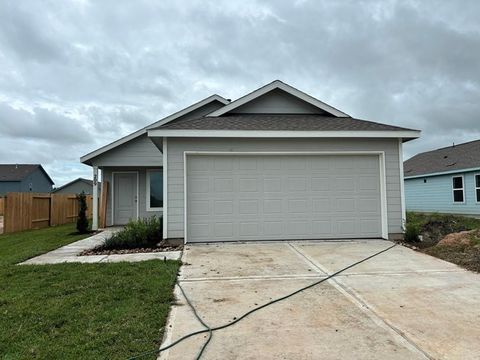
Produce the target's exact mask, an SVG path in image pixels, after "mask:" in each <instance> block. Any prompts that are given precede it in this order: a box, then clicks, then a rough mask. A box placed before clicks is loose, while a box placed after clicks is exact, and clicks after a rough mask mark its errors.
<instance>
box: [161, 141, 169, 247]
mask: <svg viewBox="0 0 480 360" xmlns="http://www.w3.org/2000/svg"><path fill="white" fill-rule="evenodd" d="M167 140H168V139H167V138H164V139H163V143H162V150H163V151H162V152H163V214H162V217H163V219H162V221H163V238H164V239H167V236H168V235H167V234H168V183H167V181H168V180H167V179H168V142H167Z"/></svg>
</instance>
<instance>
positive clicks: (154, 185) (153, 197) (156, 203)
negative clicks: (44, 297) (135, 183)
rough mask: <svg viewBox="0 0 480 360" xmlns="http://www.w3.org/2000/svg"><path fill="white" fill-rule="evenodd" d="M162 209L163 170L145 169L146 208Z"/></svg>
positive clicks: (152, 209)
mask: <svg viewBox="0 0 480 360" xmlns="http://www.w3.org/2000/svg"><path fill="white" fill-rule="evenodd" d="M162 209H163V170H162V169H152V170H147V210H150V211H155V210H162Z"/></svg>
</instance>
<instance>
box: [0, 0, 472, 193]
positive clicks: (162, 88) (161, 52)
mask: <svg viewBox="0 0 480 360" xmlns="http://www.w3.org/2000/svg"><path fill="white" fill-rule="evenodd" d="M479 19H480V2H479V1H478V0H473V1H466V0H462V1H441V0H439V1H436V2H434V1H426V0H422V1H418V2H416V1H386V0H381V1H377V2H376V1H359V0H354V1H339V0H335V1H317V0H316V1H296V2H294V1H253V0H240V1H233V0H228V1H205V0H202V1H171V2H169V1H166V0H162V1H158V0H152V1H139V0H135V1H119V0H112V1H106V0H102V1H88V0H75V1H66V0H58V1H56V2H55V1H39V0H32V1H25V0H22V1H18V0H13V1H8V0H2V1H1V2H0V125H1V132H0V143H1V146H0V162H2V163H41V164H43V165H44V166H45V168H46V170H47V172H49V173H50V175H51V176H52V177H53V179H54V181H55V183H56V185H57V186H58V185H61V184H63V183H64V182H66V181H69V180H72V179H74V178H76V177H78V176H84V177H91V169H90V168H89V167H87V166H84V165H81V164H80V163H79V157H80V156H82V155H84V154H85V153H88V152H90V151H92V150H94V149H96V148H98V147H100V146H102V145H104V144H106V143H109V142H111V141H113V140H115V139H117V138H119V137H121V136H123V135H126V134H128V133H130V132H132V131H134V130H137V129H139V128H141V127H143V126H145V125H147V124H149V123H152V122H154V121H156V120H158V119H160V118H162V117H164V116H167V115H169V114H170V113H172V112H174V111H177V110H180V109H182V108H184V107H186V106H188V105H190V104H191V103H193V102H196V101H198V100H201V99H203V98H205V97H207V96H209V95H211V94H212V93H217V94H219V95H222V96H224V97H226V98H230V99H235V98H237V97H239V96H241V95H243V94H245V93H246V92H249V91H251V90H254V89H256V88H258V87H260V86H262V85H264V84H266V83H268V82H271V81H272V80H274V79H280V80H283V81H285V82H287V83H289V84H291V85H293V86H295V87H297V88H299V89H301V90H303V91H305V92H307V93H309V94H311V95H313V96H315V97H317V98H319V99H320V100H322V101H325V102H327V103H329V104H331V105H333V106H335V107H337V108H339V109H341V110H342V111H344V112H346V113H348V114H350V115H352V116H354V117H358V118H364V119H368V120H373V121H378V122H384V123H389V124H394V125H400V126H406V127H412V128H416V129H420V130H422V138H421V139H419V140H415V141H412V142H409V143H407V144H406V145H405V147H404V151H405V158H407V157H409V156H412V155H414V154H415V153H417V152H420V151H425V150H429V149H434V148H438V147H443V146H448V145H451V144H452V142H455V143H461V142H464V141H469V140H474V139H479V138H480V21H479Z"/></svg>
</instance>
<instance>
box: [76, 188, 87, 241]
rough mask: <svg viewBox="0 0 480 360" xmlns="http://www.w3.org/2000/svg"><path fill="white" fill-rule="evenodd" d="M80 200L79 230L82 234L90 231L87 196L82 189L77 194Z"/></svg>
mask: <svg viewBox="0 0 480 360" xmlns="http://www.w3.org/2000/svg"><path fill="white" fill-rule="evenodd" d="M77 200H78V217H77V231H78V232H79V233H80V234H86V233H87V232H88V219H87V197H86V196H85V193H84V192H83V191H82V193H81V194H78V195H77Z"/></svg>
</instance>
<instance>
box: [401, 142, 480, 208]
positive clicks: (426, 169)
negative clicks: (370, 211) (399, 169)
mask: <svg viewBox="0 0 480 360" xmlns="http://www.w3.org/2000/svg"><path fill="white" fill-rule="evenodd" d="M403 171H404V179H405V180H404V181H405V182H404V184H405V204H406V209H407V210H409V211H417V212H438V213H446V214H461V215H478V216H480V140H476V141H471V142H467V143H464V144H459V145H452V146H449V147H444V148H441V149H437V150H432V151H427V152H424V153H421V154H418V155H415V156H414V157H412V158H411V159H408V160H407V161H405V162H404V163H403Z"/></svg>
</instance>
